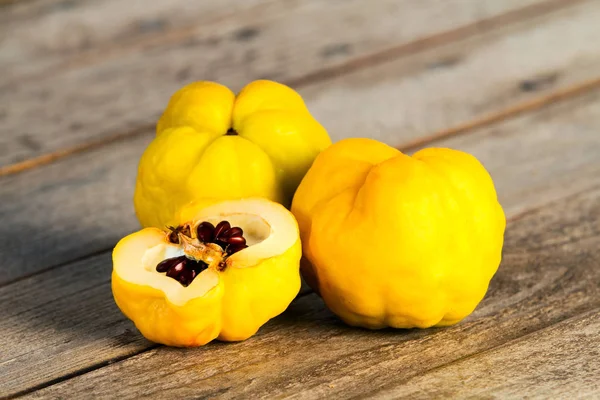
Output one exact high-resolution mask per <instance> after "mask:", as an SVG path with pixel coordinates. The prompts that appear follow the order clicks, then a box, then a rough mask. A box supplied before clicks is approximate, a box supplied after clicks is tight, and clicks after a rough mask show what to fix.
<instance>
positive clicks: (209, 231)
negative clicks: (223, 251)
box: [196, 222, 215, 243]
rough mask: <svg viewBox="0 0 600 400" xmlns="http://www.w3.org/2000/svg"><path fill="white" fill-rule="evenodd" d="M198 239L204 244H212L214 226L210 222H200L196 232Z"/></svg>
mask: <svg viewBox="0 0 600 400" xmlns="http://www.w3.org/2000/svg"><path fill="white" fill-rule="evenodd" d="M196 232H197V233H198V239H200V241H202V242H204V243H209V242H212V241H213V239H214V237H215V226H214V225H213V224H211V223H210V222H202V223H201V224H200V225H198V228H197V230H196Z"/></svg>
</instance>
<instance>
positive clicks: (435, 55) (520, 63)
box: [299, 2, 600, 144]
mask: <svg viewBox="0 0 600 400" xmlns="http://www.w3.org/2000/svg"><path fill="white" fill-rule="evenodd" d="M598 20H600V2H593V3H584V4H580V5H578V6H576V7H571V8H569V9H565V10H562V11H561V12H557V13H554V14H552V15H549V16H543V17H539V18H537V19H534V20H530V21H524V22H522V23H518V24H513V25H509V26H506V27H504V28H502V29H498V30H493V31H490V32H487V33H484V32H482V33H481V34H479V35H477V36H474V37H472V38H469V39H466V40H463V41H461V42H459V43H452V44H448V45H445V46H440V47H436V48H435V49H432V50H429V51H424V52H422V53H420V54H418V55H414V56H412V57H409V58H403V59H399V60H397V61H393V62H388V63H385V64H382V65H379V66H374V67H372V68H367V69H365V70H361V71H357V72H355V73H352V74H349V75H345V76H340V77H338V78H334V79H330V80H328V81H326V82H322V83H319V84H318V85H311V86H308V87H302V88H300V89H299V91H300V94H302V95H303V97H304V99H305V100H306V101H307V103H308V104H309V106H310V107H311V110H312V111H313V114H314V115H315V117H316V118H317V119H318V120H319V121H321V123H322V124H323V125H324V126H325V127H326V128H327V129H328V130H329V131H330V132H331V134H332V136H333V137H334V138H335V139H336V140H337V139H340V138H342V137H348V136H359V137H360V136H369V137H375V138H377V139H379V140H382V141H384V142H387V143H392V144H397V143H407V144H412V143H413V142H415V141H417V142H418V141H420V140H421V139H422V138H427V137H429V136H435V135H436V134H438V133H439V132H445V131H447V130H450V131H453V130H454V129H455V127H458V128H459V131H462V130H466V129H468V128H469V124H470V123H472V121H476V120H478V119H484V120H485V119H488V118H489V117H490V116H493V115H495V114H504V111H505V110H507V109H511V112H512V113H517V112H519V107H522V105H524V104H527V103H528V102H529V101H531V100H534V99H544V98H546V97H547V96H549V95H551V94H552V93H556V92H560V91H562V90H564V89H566V88H570V87H572V86H577V85H579V84H580V83H584V84H589V81H590V80H593V83H592V84H591V86H596V87H597V86H600V84H599V83H600V82H598V81H597V80H598V79H600V75H599V74H598V73H597V71H598V66H600V54H599V53H598V52H597V51H596V48H597V46H596V44H595V41H594V40H593V38H594V37H600V25H599V24H597V23H596V22H595V21H598ZM558 49H560V50H558ZM534 106H535V104H534ZM526 108H527V107H526ZM349 116H351V117H349ZM502 116H504V117H506V114H504V115H502ZM488 122H489V121H488ZM454 132H456V131H454ZM451 133H452V132H451Z"/></svg>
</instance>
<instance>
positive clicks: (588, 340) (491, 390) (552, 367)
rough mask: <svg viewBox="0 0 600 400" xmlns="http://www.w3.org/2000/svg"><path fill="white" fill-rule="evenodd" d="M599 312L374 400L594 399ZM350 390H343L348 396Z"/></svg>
mask: <svg viewBox="0 0 600 400" xmlns="http://www.w3.org/2000/svg"><path fill="white" fill-rule="evenodd" d="M599 349H600V310H599V309H596V310H594V311H591V312H588V313H586V314H584V315H582V316H579V317H574V318H572V319H568V320H566V321H564V322H561V323H559V324H557V325H554V326H552V327H550V328H547V329H544V330H542V331H540V332H536V333H534V334H531V335H527V336H526V337H524V338H522V339H518V340H515V341H514V342H511V343H508V344H507V345H505V346H502V347H500V348H497V349H494V350H492V351H489V352H486V353H484V354H480V355H477V356H474V357H470V358H467V359H464V360H461V361H458V362H456V363H452V364H450V365H448V366H446V367H443V368H439V369H436V370H433V371H431V372H429V373H427V374H424V375H421V376H418V377H415V378H413V379H410V380H409V381H407V382H398V381H396V382H394V383H393V386H394V388H386V389H385V390H382V391H381V392H379V393H376V394H373V395H372V396H371V395H370V396H368V397H370V398H371V397H372V398H375V399H377V398H378V399H391V398H410V399H448V398H463V399H464V398H481V397H487V396H493V397H494V398H500V399H509V398H510V399H517V398H519V399H522V398H528V399H529V398H539V399H544V398H546V399H549V398H556V397H560V398H594V397H598V396H599V395H600V358H599V357H598V355H599V354H598V350H599ZM352 394H353V393H347V395H348V397H350V396H351V395H352Z"/></svg>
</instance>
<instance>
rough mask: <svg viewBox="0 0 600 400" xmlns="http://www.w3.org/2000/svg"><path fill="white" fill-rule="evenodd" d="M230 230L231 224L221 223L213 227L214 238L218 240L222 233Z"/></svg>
mask: <svg viewBox="0 0 600 400" xmlns="http://www.w3.org/2000/svg"><path fill="white" fill-rule="evenodd" d="M229 228H231V224H230V223H229V222H227V221H221V222H219V223H218V224H217V226H216V227H215V238H217V239H220V238H221V236H222V235H223V232H225V231H226V230H228V229H229Z"/></svg>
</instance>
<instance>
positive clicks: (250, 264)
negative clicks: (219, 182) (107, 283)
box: [112, 199, 301, 347]
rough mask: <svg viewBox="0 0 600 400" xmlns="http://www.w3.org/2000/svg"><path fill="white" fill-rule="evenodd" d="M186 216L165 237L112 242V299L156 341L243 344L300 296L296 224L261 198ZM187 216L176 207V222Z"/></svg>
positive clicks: (154, 232) (146, 232)
mask: <svg viewBox="0 0 600 400" xmlns="http://www.w3.org/2000/svg"><path fill="white" fill-rule="evenodd" d="M193 213H194V215H193V218H192V219H186V220H180V221H179V223H178V224H177V225H176V226H174V227H170V228H169V229H168V230H166V231H163V230H161V229H158V228H154V227H151V228H144V229H142V230H140V231H138V232H136V233H133V234H131V235H129V236H126V237H125V238H123V239H121V241H119V243H118V244H117V246H116V247H115V249H114V251H113V272H112V292H113V296H114V299H115V301H116V303H117V305H118V307H119V308H120V309H121V311H122V312H123V313H124V314H125V315H126V316H127V317H128V318H129V319H131V320H132V321H133V322H134V323H135V325H136V327H137V328H138V329H139V330H140V332H141V333H142V334H143V335H144V336H145V337H146V338H147V339H149V340H151V341H154V342H157V343H162V344H166V345H170V346H182V347H188V346H189V347H191V346H201V345H204V344H206V343H208V342H210V341H211V340H213V339H219V340H224V341H237V340H244V339H246V338H248V337H250V336H252V335H253V334H254V333H256V331H257V330H258V329H259V328H260V327H261V326H262V325H263V324H264V323H266V322H267V321H268V320H269V319H271V318H273V317H275V316H276V315H278V314H280V313H282V312H283V311H284V310H285V309H286V308H287V306H288V305H289V304H290V302H291V301H292V300H293V299H294V297H295V296H296V295H297V294H298V291H299V290H300V257H301V244H300V238H299V233H298V225H297V223H296V220H295V219H294V217H293V215H292V214H291V213H290V212H289V211H288V210H287V209H285V207H283V206H282V205H280V204H278V203H274V202H271V201H269V200H266V199H245V200H231V201H224V202H218V203H215V204H213V205H211V206H208V207H204V208H202V209H201V210H200V211H194V212H193ZM189 214H190V213H189V210H187V209H182V210H181V212H180V213H179V215H180V217H179V218H188V217H189ZM183 216H185V217H183Z"/></svg>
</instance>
